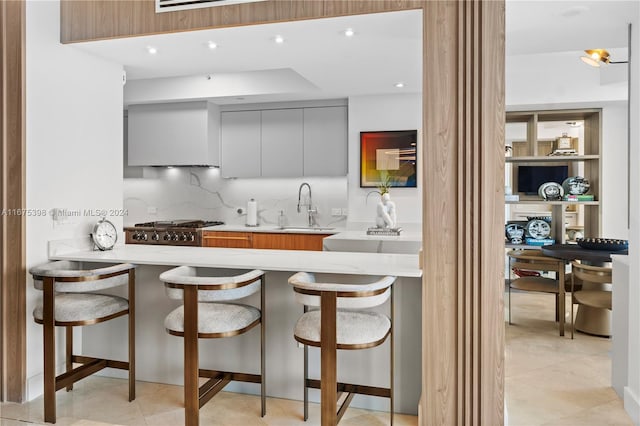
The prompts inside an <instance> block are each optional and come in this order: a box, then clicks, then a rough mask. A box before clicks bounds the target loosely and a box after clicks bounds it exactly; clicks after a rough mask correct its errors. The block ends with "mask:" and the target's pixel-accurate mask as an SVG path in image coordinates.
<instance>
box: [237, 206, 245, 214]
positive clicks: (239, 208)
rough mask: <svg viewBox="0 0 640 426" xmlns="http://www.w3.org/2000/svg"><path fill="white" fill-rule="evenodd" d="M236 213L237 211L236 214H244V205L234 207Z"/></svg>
mask: <svg viewBox="0 0 640 426" xmlns="http://www.w3.org/2000/svg"><path fill="white" fill-rule="evenodd" d="M236 213H238V214H245V213H246V211H245V210H244V207H238V208H237V209H236Z"/></svg>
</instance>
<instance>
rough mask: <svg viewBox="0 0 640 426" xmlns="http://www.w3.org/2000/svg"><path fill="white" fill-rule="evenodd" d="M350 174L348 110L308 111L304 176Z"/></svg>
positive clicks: (337, 108)
mask: <svg viewBox="0 0 640 426" xmlns="http://www.w3.org/2000/svg"><path fill="white" fill-rule="evenodd" d="M346 175H347V107H346V106H336V107H322V108H305V109H304V176H346Z"/></svg>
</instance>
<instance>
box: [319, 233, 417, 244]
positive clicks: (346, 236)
mask: <svg viewBox="0 0 640 426" xmlns="http://www.w3.org/2000/svg"><path fill="white" fill-rule="evenodd" d="M325 240H362V241H408V242H415V243H421V242H422V235H421V234H420V233H419V232H405V231H402V232H401V233H400V235H367V231H366V230H363V231H342V232H339V233H336V234H334V235H330V236H328V237H325Z"/></svg>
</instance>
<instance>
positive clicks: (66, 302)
mask: <svg viewBox="0 0 640 426" xmlns="http://www.w3.org/2000/svg"><path fill="white" fill-rule="evenodd" d="M128 309H129V302H128V301H127V299H125V298H122V297H118V296H111V295H106V294H95V293H61V294H57V295H56V302H55V314H54V318H55V321H56V324H59V325H60V324H64V323H74V322H79V321H82V322H85V323H86V322H87V321H88V322H89V323H91V321H95V322H101V321H104V320H107V319H109V318H110V317H111V316H113V315H116V314H119V313H125V312H127V310H128ZM33 317H34V318H35V320H36V322H39V323H42V318H43V313H42V300H41V301H40V302H38V304H37V305H36V307H35V309H34V310H33Z"/></svg>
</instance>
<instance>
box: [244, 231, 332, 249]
mask: <svg viewBox="0 0 640 426" xmlns="http://www.w3.org/2000/svg"><path fill="white" fill-rule="evenodd" d="M329 235H330V234H279V233H273V234H271V233H266V232H259V233H258V232H256V233H254V234H253V248H257V249H275V250H315V251H322V240H323V239H324V238H325V237H327V236H329Z"/></svg>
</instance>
